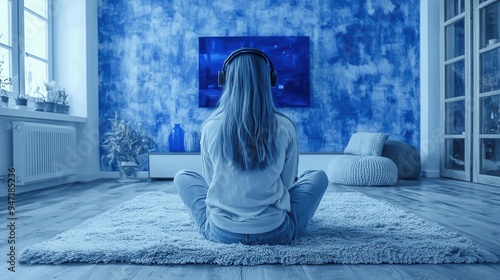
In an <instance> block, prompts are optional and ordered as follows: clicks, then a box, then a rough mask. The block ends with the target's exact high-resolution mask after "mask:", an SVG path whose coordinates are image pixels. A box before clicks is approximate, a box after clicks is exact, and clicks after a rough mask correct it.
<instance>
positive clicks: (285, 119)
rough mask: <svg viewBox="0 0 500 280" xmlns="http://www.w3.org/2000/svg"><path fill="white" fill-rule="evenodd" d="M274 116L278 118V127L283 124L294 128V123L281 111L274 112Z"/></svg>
mask: <svg viewBox="0 0 500 280" xmlns="http://www.w3.org/2000/svg"><path fill="white" fill-rule="evenodd" d="M275 116H276V119H277V120H278V125H279V126H280V127H282V126H284V127H286V128H288V129H291V130H295V124H294V123H293V121H292V120H291V119H290V118H289V117H287V116H286V115H284V114H282V113H276V114H275Z"/></svg>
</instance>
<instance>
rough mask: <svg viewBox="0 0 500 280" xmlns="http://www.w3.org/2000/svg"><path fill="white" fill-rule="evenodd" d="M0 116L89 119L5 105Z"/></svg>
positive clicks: (79, 120) (53, 119) (69, 120)
mask: <svg viewBox="0 0 500 280" xmlns="http://www.w3.org/2000/svg"><path fill="white" fill-rule="evenodd" d="M0 116H5V117H14V118H26V119H36V120H50V121H61V122H77V123H84V122H86V121H87V118H84V117H76V116H70V115H65V114H58V113H47V112H37V111H29V110H21V109H14V108H5V107H0Z"/></svg>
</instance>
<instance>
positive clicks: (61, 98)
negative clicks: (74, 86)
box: [57, 88, 69, 114]
mask: <svg viewBox="0 0 500 280" xmlns="http://www.w3.org/2000/svg"><path fill="white" fill-rule="evenodd" d="M68 96H69V94H67V93H66V90H65V89H63V88H62V89H61V88H60V89H59V90H58V91H57V112H58V113H60V114H68V112H69V105H68Z"/></svg>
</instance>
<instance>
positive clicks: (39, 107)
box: [34, 87, 45, 112]
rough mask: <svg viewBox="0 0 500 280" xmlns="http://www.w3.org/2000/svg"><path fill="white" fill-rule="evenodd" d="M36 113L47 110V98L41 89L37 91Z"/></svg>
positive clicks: (37, 88)
mask: <svg viewBox="0 0 500 280" xmlns="http://www.w3.org/2000/svg"><path fill="white" fill-rule="evenodd" d="M34 102H35V111H38V112H43V111H44V109H45V96H44V95H43V94H41V93H40V87H36V90H35V100H34Z"/></svg>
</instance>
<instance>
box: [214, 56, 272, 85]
mask: <svg viewBox="0 0 500 280" xmlns="http://www.w3.org/2000/svg"><path fill="white" fill-rule="evenodd" d="M245 53H253V54H257V55H260V56H262V57H263V58H265V59H266V60H267V63H268V64H269V68H270V69H271V72H270V75H271V87H274V86H276V71H274V67H273V62H272V61H271V59H270V58H269V57H268V56H267V55H266V54H265V53H264V52H263V51H261V50H259V49H255V48H241V49H238V50H235V51H234V52H232V53H231V54H230V55H229V56H228V57H227V58H226V60H224V65H223V66H222V70H221V71H219V77H218V79H219V81H218V83H219V87H222V86H224V85H225V84H226V66H227V65H228V64H229V62H231V61H232V60H233V59H234V58H235V57H237V56H238V55H241V54H245Z"/></svg>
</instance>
